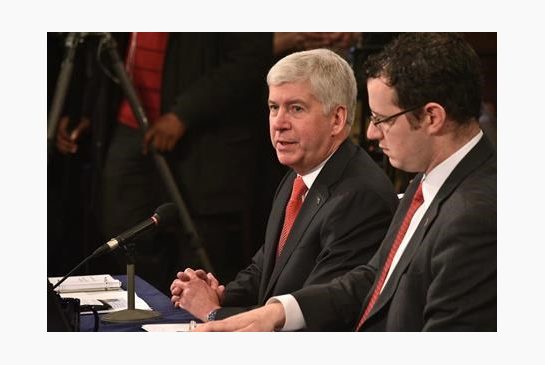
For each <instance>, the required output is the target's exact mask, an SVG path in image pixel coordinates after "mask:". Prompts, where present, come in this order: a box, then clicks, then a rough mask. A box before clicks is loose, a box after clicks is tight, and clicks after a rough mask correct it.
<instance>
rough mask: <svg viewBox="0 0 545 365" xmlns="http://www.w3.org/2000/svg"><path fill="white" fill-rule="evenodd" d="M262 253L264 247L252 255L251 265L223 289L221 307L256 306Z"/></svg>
mask: <svg viewBox="0 0 545 365" xmlns="http://www.w3.org/2000/svg"><path fill="white" fill-rule="evenodd" d="M263 251H264V246H262V247H261V248H260V249H259V250H258V251H257V253H256V254H255V255H254V257H253V258H252V263H251V264H250V265H248V267H246V268H245V269H244V270H242V271H240V272H239V273H238V274H237V276H236V277H235V279H234V280H233V281H231V282H230V283H229V284H228V285H227V287H226V288H225V297H224V298H223V301H222V302H221V305H222V306H224V307H226V306H230V305H234V306H239V307H241V306H244V307H245V306H252V305H256V304H257V297H258V292H259V283H260V281H261V275H262V269H263Z"/></svg>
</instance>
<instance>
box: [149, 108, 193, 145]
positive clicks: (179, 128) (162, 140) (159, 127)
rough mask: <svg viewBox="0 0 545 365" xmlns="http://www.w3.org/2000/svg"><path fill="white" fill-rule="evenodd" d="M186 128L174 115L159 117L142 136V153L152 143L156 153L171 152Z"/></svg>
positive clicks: (168, 114)
mask: <svg viewBox="0 0 545 365" xmlns="http://www.w3.org/2000/svg"><path fill="white" fill-rule="evenodd" d="M185 131H186V127H185V125H184V123H183V122H182V121H181V120H180V119H178V117H177V116H176V114H174V113H167V114H164V115H162V116H160V117H159V119H157V120H156V121H155V122H154V123H153V124H152V125H151V126H150V128H149V129H148V131H147V132H146V134H145V136H144V153H147V152H148V146H149V144H150V143H153V145H154V146H155V148H156V149H157V151H159V152H164V151H171V150H172V149H173V148H174V146H175V145H176V143H178V141H179V140H180V138H182V136H183V135H184V134H185Z"/></svg>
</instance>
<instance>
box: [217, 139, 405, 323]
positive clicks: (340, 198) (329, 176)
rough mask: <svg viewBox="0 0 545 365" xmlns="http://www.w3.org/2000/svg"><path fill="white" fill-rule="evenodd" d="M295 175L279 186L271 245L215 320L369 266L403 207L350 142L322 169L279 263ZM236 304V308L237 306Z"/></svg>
mask: <svg viewBox="0 0 545 365" xmlns="http://www.w3.org/2000/svg"><path fill="white" fill-rule="evenodd" d="M295 177H296V174H295V172H289V173H288V174H287V175H286V176H285V177H284V179H283V181H282V182H281V183H280V185H279V187H278V190H277V192H276V196H275V198H274V202H273V206H272V210H271V213H270V216H269V221H268V224H267V232H266V236H265V244H264V245H263V246H262V247H261V248H260V249H259V251H258V252H257V253H256V254H255V256H254V257H253V259H252V263H251V264H250V265H249V266H248V267H247V268H246V269H245V270H243V271H241V272H240V273H239V274H238V275H237V277H236V278H235V280H234V281H233V282H231V283H229V285H228V286H227V288H226V293H225V297H224V300H223V302H222V305H223V306H224V307H225V306H227V307H231V308H222V309H221V310H220V311H219V312H218V316H217V318H225V317H227V316H229V315H232V314H234V313H238V312H242V311H244V310H248V309H249V307H252V306H256V305H262V304H264V303H265V302H266V300H267V299H268V298H270V297H271V296H275V295H281V294H287V293H291V292H293V291H294V290H297V289H300V288H302V287H304V286H307V285H311V284H316V283H325V282H328V281H330V280H331V279H333V278H335V277H337V276H339V275H342V274H344V273H346V272H347V271H349V270H351V269H352V268H354V267H356V266H358V265H361V264H364V263H367V262H368V260H369V259H370V258H371V257H372V256H373V254H374V253H375V251H376V250H377V248H378V245H379V244H380V242H381V241H382V238H383V237H384V234H385V233H386V229H387V227H388V225H389V223H390V220H391V218H392V216H393V213H394V211H395V209H396V206H397V204H398V200H397V197H396V195H395V193H394V190H393V187H392V184H391V182H390V181H389V180H388V178H387V177H386V175H385V174H384V173H383V171H382V170H381V169H380V168H379V167H378V165H377V164H376V163H375V162H374V161H373V160H372V159H371V158H370V157H369V156H368V155H367V153H365V152H364V151H363V150H362V149H361V148H360V147H357V146H355V145H354V144H352V143H351V142H349V141H348V140H347V141H345V142H343V144H342V145H341V146H340V147H339V149H338V150H337V151H336V152H335V153H334V154H333V156H332V157H331V158H330V159H329V161H328V162H327V163H326V164H325V165H324V167H323V169H322V171H321V172H320V174H319V175H318V177H317V179H316V180H315V182H314V184H313V185H312V187H311V189H310V190H309V191H308V194H307V196H306V198H305V201H304V203H303V206H302V208H301V211H300V212H299V215H298V216H297V219H296V220H295V223H294V225H293V227H292V231H291V233H290V235H289V236H288V239H287V242H286V246H285V248H284V250H283V252H282V254H281V255H280V257H279V258H278V260H276V258H275V254H276V246H277V243H278V237H279V235H280V231H281V229H282V225H283V221H284V210H285V207H286V204H287V201H288V199H289V197H290V194H291V188H292V185H293V180H294V179H295ZM233 306H236V307H235V308H233Z"/></svg>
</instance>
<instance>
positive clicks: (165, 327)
mask: <svg viewBox="0 0 545 365" xmlns="http://www.w3.org/2000/svg"><path fill="white" fill-rule="evenodd" d="M197 326H199V324H197V323H196V322H195V321H191V322H189V323H155V324H144V325H142V328H143V329H144V330H146V331H148V332H190V331H191V330H192V329H194V328H196V327H197Z"/></svg>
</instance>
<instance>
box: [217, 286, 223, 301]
mask: <svg viewBox="0 0 545 365" xmlns="http://www.w3.org/2000/svg"><path fill="white" fill-rule="evenodd" d="M216 293H217V295H218V298H219V299H220V301H221V300H222V299H223V294H225V286H224V285H220V286H218V289H217V290H216Z"/></svg>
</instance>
